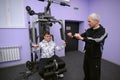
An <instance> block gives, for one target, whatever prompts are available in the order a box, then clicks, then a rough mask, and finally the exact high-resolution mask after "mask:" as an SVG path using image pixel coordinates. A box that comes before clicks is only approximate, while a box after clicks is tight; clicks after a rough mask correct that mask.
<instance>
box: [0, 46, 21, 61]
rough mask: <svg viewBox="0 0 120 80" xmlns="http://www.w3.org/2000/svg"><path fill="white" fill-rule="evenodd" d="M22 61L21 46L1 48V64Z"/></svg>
mask: <svg viewBox="0 0 120 80" xmlns="http://www.w3.org/2000/svg"><path fill="white" fill-rule="evenodd" d="M14 60H20V46H10V47H0V62H7V61H14Z"/></svg>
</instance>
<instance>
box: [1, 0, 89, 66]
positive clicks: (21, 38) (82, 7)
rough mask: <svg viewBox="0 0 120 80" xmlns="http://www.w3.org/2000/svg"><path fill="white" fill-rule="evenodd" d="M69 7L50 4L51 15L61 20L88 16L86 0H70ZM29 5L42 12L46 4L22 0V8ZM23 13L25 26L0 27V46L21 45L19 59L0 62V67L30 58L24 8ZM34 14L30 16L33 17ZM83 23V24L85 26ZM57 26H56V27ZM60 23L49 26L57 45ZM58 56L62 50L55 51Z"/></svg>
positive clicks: (19, 62) (82, 19) (21, 62)
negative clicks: (75, 8) (76, 8)
mask: <svg viewBox="0 0 120 80" xmlns="http://www.w3.org/2000/svg"><path fill="white" fill-rule="evenodd" d="M70 4H71V7H63V6H60V5H57V4H52V6H51V11H52V15H53V16H54V17H55V18H56V19H58V20H59V19H62V20H63V22H65V20H78V21H85V25H86V23H87V22H86V20H87V16H88V0H71V3H70ZM28 5H29V6H31V8H32V9H33V10H34V11H35V12H43V11H44V7H45V6H46V5H47V3H46V2H40V1H38V0H24V8H25V7H26V6H28ZM74 7H78V8H79V9H78V10H74V9H73V8H74ZM24 14H25V28H14V29H13V28H11V29H10V28H6V29H4V28H1V29H0V46H16V45H18V46H21V51H20V52H21V59H20V60H19V61H11V62H5V63H0V67H8V66H13V65H18V64H23V63H25V62H26V61H27V60H30V46H29V37H28V29H27V14H26V10H24ZM68 14H69V15H68ZM35 17H36V16H33V17H31V18H30V19H31V20H32V18H35ZM85 25H84V26H85ZM56 26H57V27H56ZM59 28H60V25H58V24H55V25H54V26H53V27H52V28H51V32H52V33H53V34H54V37H55V42H56V43H57V44H58V45H61V43H62V40H61V39H60V34H59V32H58V30H59ZM56 33H57V34H56ZM57 54H58V55H59V56H64V55H65V53H64V50H63V51H60V52H57Z"/></svg>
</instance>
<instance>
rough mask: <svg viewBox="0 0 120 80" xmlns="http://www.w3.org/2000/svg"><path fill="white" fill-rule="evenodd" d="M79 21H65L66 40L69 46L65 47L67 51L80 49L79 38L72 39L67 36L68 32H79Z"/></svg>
mask: <svg viewBox="0 0 120 80" xmlns="http://www.w3.org/2000/svg"><path fill="white" fill-rule="evenodd" d="M79 23H80V22H79V21H69V20H66V21H65V32H66V35H65V36H66V42H67V46H66V47H65V52H69V51H78V40H77V39H70V38H69V37H68V36H67V33H68V32H72V33H73V34H74V33H79Z"/></svg>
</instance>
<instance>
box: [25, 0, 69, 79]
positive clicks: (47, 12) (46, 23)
mask: <svg viewBox="0 0 120 80" xmlns="http://www.w3.org/2000/svg"><path fill="white" fill-rule="evenodd" d="M38 1H42V2H44V1H47V2H48V4H47V6H46V7H45V8H44V12H39V13H36V12H35V11H34V10H32V9H31V7H30V6H26V11H27V13H28V15H27V16H28V30H29V39H30V52H31V61H27V62H26V67H27V68H28V69H29V70H30V71H31V72H32V71H33V70H34V67H35V65H36V64H37V58H38V56H37V53H36V51H35V50H34V49H33V47H32V44H37V43H38V41H39V42H40V41H42V40H43V33H44V32H45V31H50V27H52V25H53V24H55V23H58V24H59V25H60V26H61V28H60V34H61V39H62V40H66V38H65V31H64V25H63V21H62V20H57V19H55V18H54V16H52V15H51V9H50V6H51V4H52V3H56V4H60V5H62V6H70V5H69V4H67V3H66V2H57V1H56V0H38ZM33 15H37V16H38V19H33V21H32V27H31V26H30V16H33ZM36 24H38V27H37V28H36ZM37 29H38V30H37ZM37 33H38V35H37ZM62 65H65V64H64V63H57V62H56V60H53V61H52V62H51V63H50V64H48V65H46V66H45V71H46V72H45V73H44V76H46V77H47V78H48V77H49V76H51V75H55V76H56V77H55V79H58V76H57V75H58V74H60V73H63V72H65V71H66V68H63V69H60V70H59V67H58V66H62ZM55 79H53V80H55ZM46 80H47V79H46Z"/></svg>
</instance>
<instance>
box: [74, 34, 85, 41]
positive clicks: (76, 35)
mask: <svg viewBox="0 0 120 80" xmlns="http://www.w3.org/2000/svg"><path fill="white" fill-rule="evenodd" d="M74 37H75V38H77V39H80V40H83V39H84V38H83V37H82V36H81V35H80V34H79V33H75V35H74Z"/></svg>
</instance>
